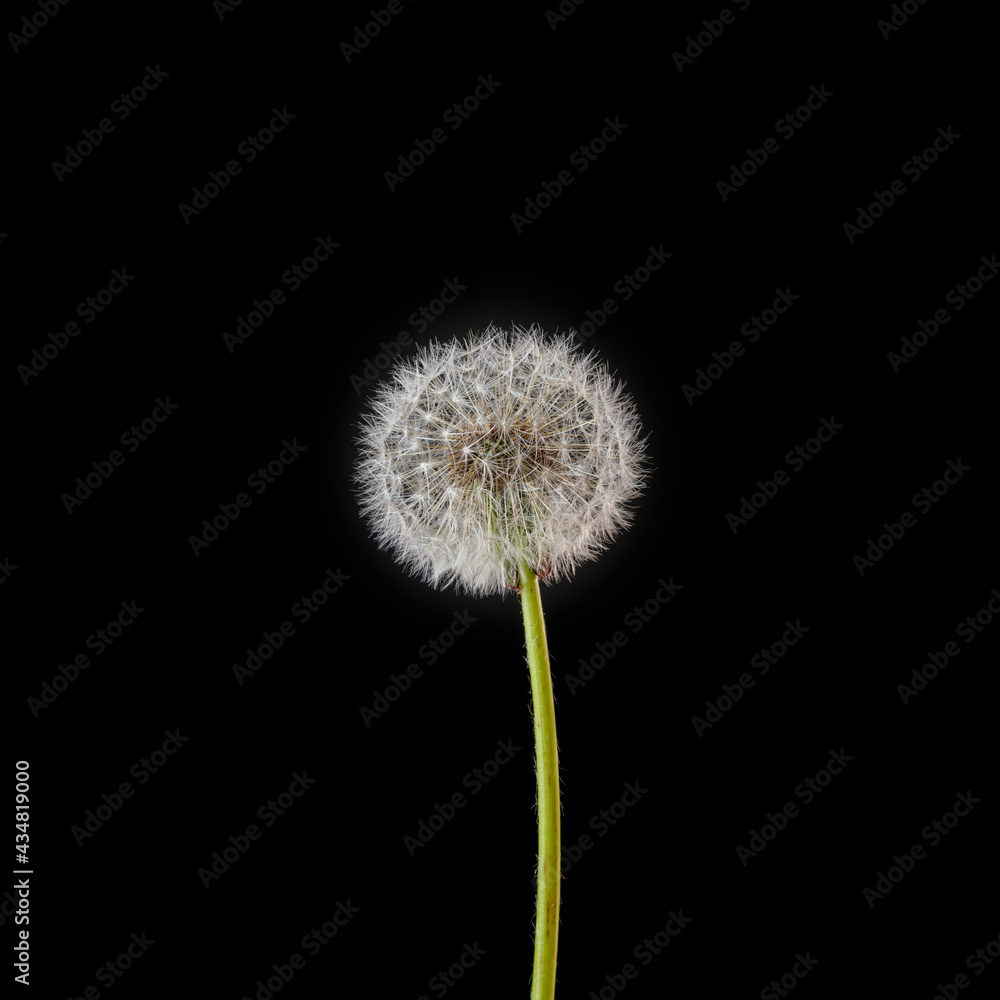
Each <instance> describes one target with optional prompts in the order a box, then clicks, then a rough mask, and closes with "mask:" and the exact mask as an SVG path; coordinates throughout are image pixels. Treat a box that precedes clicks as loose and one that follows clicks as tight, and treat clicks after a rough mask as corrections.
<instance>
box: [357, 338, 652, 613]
mask: <svg viewBox="0 0 1000 1000" xmlns="http://www.w3.org/2000/svg"><path fill="white" fill-rule="evenodd" d="M371 405H372V411H371V412H370V413H369V414H367V415H366V416H365V417H363V418H362V422H361V425H360V434H359V436H358V441H357V443H358V445H359V458H358V461H357V465H356V470H355V483H356V488H357V491H358V495H359V501H360V505H361V510H362V514H363V515H364V517H365V518H366V520H367V521H368V524H369V526H370V527H371V530H372V533H373V535H374V536H375V538H376V540H377V541H378V544H379V545H380V546H381V547H382V548H386V549H390V550H392V551H393V552H394V553H395V556H396V559H397V561H398V562H400V563H402V564H403V565H404V566H406V567H407V568H408V569H410V570H411V571H412V572H414V573H417V574H419V575H420V576H421V578H422V579H423V580H425V581H426V582H428V583H430V584H431V585H433V586H435V587H445V586H448V585H451V584H454V585H455V587H456V589H457V590H459V591H466V592H468V593H471V594H476V595H485V594H496V593H504V591H505V588H507V587H512V586H516V585H517V579H518V576H517V573H518V565H519V564H520V561H521V559H525V560H526V561H527V563H528V565H529V566H531V568H532V569H534V570H535V572H536V573H538V575H539V576H540V577H543V578H545V579H547V580H549V581H555V580H559V579H562V578H564V577H566V576H569V575H571V574H572V573H573V571H574V570H575V569H576V567H577V565H578V564H579V563H581V562H585V561H587V560H590V559H593V558H595V557H596V556H597V555H598V554H599V553H600V552H602V551H603V550H604V549H605V548H606V547H607V545H608V543H609V542H610V541H611V540H612V539H613V538H614V537H615V536H616V535H617V534H618V532H619V531H620V530H621V529H622V528H624V527H626V526H627V525H628V524H629V522H630V520H631V510H630V507H629V503H630V501H631V500H633V499H634V498H635V497H636V496H638V495H639V493H640V492H641V489H642V486H643V485H644V482H645V476H646V469H645V465H644V450H645V442H644V441H643V440H642V439H641V437H640V434H641V428H640V422H639V418H638V415H637V413H636V411H635V407H634V404H633V403H632V401H631V400H630V399H629V397H628V396H627V395H626V394H625V392H624V389H623V387H622V386H621V384H620V383H617V382H615V381H614V379H613V378H612V377H611V375H610V374H609V373H608V371H607V368H606V367H605V366H604V365H603V364H601V363H598V362H597V361H595V360H594V357H593V355H592V354H582V353H581V352H580V351H579V349H578V348H576V347H575V346H574V345H573V343H572V342H571V341H570V340H569V338H568V337H553V336H548V335H546V334H545V333H544V332H543V331H542V330H540V329H539V328H538V327H537V326H532V327H530V328H529V329H523V328H520V327H516V326H515V327H514V328H513V330H511V331H509V332H507V331H504V330H502V329H500V328H498V327H495V326H491V327H489V328H488V329H487V330H485V331H484V332H482V333H478V334H474V333H470V334H469V336H467V337H466V338H465V339H464V341H460V340H453V341H450V342H448V343H445V344H440V343H437V342H433V343H431V344H430V345H429V346H427V347H424V348H420V349H418V351H417V353H416V354H415V355H414V356H413V357H411V358H408V359H406V360H404V361H402V362H399V363H397V365H396V367H395V369H394V370H393V372H392V373H391V379H390V380H387V381H386V382H384V383H382V384H381V385H380V386H379V388H378V389H377V390H376V392H375V395H374V398H373V400H372V404H371Z"/></svg>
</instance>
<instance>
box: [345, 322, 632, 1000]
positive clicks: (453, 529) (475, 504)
mask: <svg viewBox="0 0 1000 1000" xmlns="http://www.w3.org/2000/svg"><path fill="white" fill-rule="evenodd" d="M371 405H372V410H371V412H370V413H369V414H367V415H366V416H365V417H364V418H363V420H362V423H361V425H360V434H359V436H358V440H357V443H358V446H359V456H358V461H357V464H356V467H355V485H356V489H357V493H358V499H359V503H360V506H361V511H362V514H363V516H364V517H365V518H366V520H367V522H368V524H369V527H370V529H371V532H372V534H373V536H374V537H375V539H376V540H377V542H378V544H379V545H380V547H382V548H384V549H388V550H390V551H391V552H393V554H394V555H395V558H396V560H397V561H398V562H399V563H401V564H403V565H404V566H405V567H406V568H407V569H409V570H410V571H411V572H412V573H414V574H416V575H419V576H420V577H421V578H422V579H423V580H424V581H425V582H427V583H429V584H431V585H432V586H435V587H442V588H443V587H448V586H454V588H455V590H456V591H457V592H466V593H470V594H473V595H476V596H485V595H489V594H506V593H508V592H510V591H511V590H516V591H519V592H520V595H521V605H522V611H523V616H524V625H525V636H526V644H527V650H528V666H529V674H530V678H531V688H532V702H533V708H534V713H533V714H534V723H535V744H536V755H535V756H536V767H537V771H538V824H539V857H538V900H537V907H536V925H535V962H534V975H533V976H532V992H531V997H532V1000H551V998H552V997H553V996H554V992H555V964H556V950H557V936H558V923H559V878H560V872H559V869H560V844H559V837H560V832H559V765H558V755H557V750H556V738H555V711H554V701H553V697H552V678H551V671H550V667H549V658H548V646H547V640H546V636H545V625H544V620H543V618H542V610H541V599H540V593H539V580H540V579H542V580H544V581H545V582H546V583H554V582H556V581H559V580H563V579H566V578H568V577H571V576H572V575H573V573H574V572H575V571H576V569H577V567H578V566H579V565H580V564H581V563H584V562H587V561H589V560H592V559H594V558H596V557H597V556H598V555H599V554H600V553H601V552H603V551H604V550H605V549H606V548H607V546H608V544H609V543H610V542H611V541H612V540H613V539H614V538H615V537H616V536H617V535H618V534H619V533H620V532H621V531H622V530H623V529H624V528H625V527H627V526H628V525H629V524H630V522H631V519H632V514H633V511H632V507H631V502H632V501H633V500H634V499H635V498H636V497H638V496H639V495H640V493H641V492H642V489H643V487H644V485H645V481H646V476H647V468H646V464H645V440H644V439H643V438H642V437H641V425H640V421H639V417H638V414H637V412H636V409H635V406H634V404H633V403H632V401H631V399H630V398H629V397H628V396H627V394H626V393H625V390H624V387H623V386H622V385H621V384H620V383H618V382H616V381H615V379H614V378H613V377H612V375H611V374H610V373H609V372H608V370H607V367H606V366H605V365H603V364H602V363H599V362H598V361H597V360H596V359H595V357H594V355H593V353H583V352H582V351H581V350H580V349H579V348H578V347H577V346H576V345H575V344H574V343H573V341H572V340H571V339H570V338H569V337H567V336H563V337H558V336H549V335H547V334H545V333H544V332H543V331H542V330H541V329H539V328H538V327H537V326H531V327H530V328H527V329H524V328H521V327H516V326H515V327H514V328H513V329H512V330H510V331H505V330H502V329H500V328H498V327H495V326H490V327H489V328H488V329H486V330H485V331H484V332H482V333H478V334H475V333H470V334H469V336H468V337H466V338H465V339H464V340H453V341H450V342H448V343H444V344H441V343H438V342H434V343H432V344H431V345H429V346H427V347H424V348H421V349H419V350H418V352H417V353H416V355H415V356H413V357H412V358H410V359H407V360H404V361H401V362H399V363H397V366H396V368H395V370H394V371H393V373H392V376H391V379H390V380H389V381H387V382H386V383H383V384H382V385H381V386H380V387H379V388H378V389H377V390H376V393H375V396H374V399H373V401H372V404H371Z"/></svg>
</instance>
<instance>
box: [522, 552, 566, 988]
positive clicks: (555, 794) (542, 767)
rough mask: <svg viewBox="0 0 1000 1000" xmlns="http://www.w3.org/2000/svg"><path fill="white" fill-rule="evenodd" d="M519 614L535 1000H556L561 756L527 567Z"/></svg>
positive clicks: (535, 594)
mask: <svg viewBox="0 0 1000 1000" xmlns="http://www.w3.org/2000/svg"><path fill="white" fill-rule="evenodd" d="M520 576H521V610H522V612H523V614H524V637H525V642H526V644H527V647H528V672H529V673H530V675H531V700H532V706H533V714H534V717H535V769H536V771H537V774H538V899H537V902H536V905H535V958H534V965H533V966H532V976H531V1000H553V997H555V993H556V952H557V950H558V944H559V889H560V885H559V882H560V879H561V878H562V875H561V873H560V861H561V857H560V844H559V822H560V809H559V751H558V748H557V746H556V709H555V700H554V698H553V696H552V671H551V668H550V667H549V647H548V642H547V641H546V638H545V619H544V618H543V617H542V600H541V595H540V593H539V589H538V577H537V576H536V575H535V573H534V570H532V569H531V567H530V566H528V564H527V563H522V564H521V567H520Z"/></svg>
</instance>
